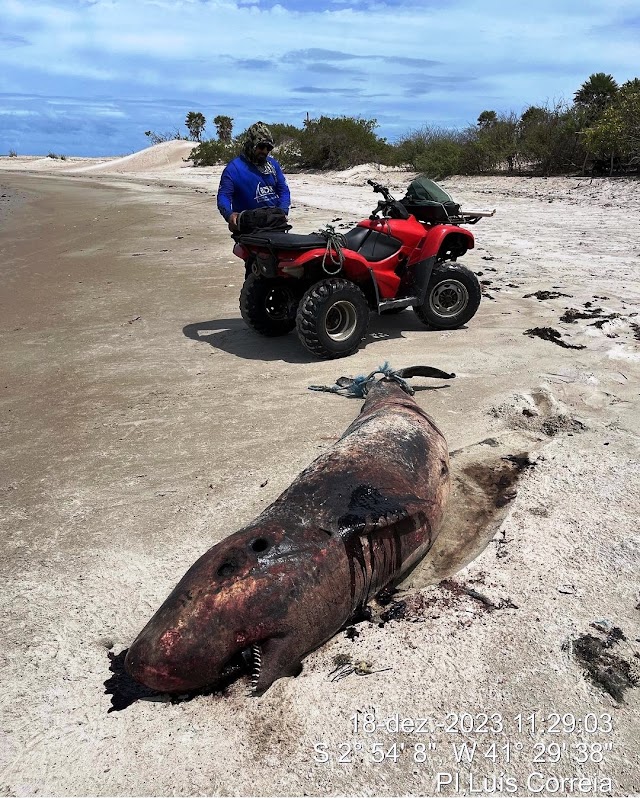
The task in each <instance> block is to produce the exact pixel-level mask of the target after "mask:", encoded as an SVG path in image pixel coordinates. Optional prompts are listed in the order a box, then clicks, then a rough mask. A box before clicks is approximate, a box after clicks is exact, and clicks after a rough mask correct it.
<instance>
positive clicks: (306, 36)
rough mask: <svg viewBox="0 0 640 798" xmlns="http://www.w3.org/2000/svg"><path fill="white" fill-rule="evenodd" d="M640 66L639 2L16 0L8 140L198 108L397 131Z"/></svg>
mask: <svg viewBox="0 0 640 798" xmlns="http://www.w3.org/2000/svg"><path fill="white" fill-rule="evenodd" d="M593 72H607V73H610V74H612V75H613V76H614V78H615V79H616V80H617V81H618V83H623V82H624V81H626V80H629V79H631V78H634V77H640V3H639V0H606V2H603V0H537V2H535V3H533V2H521V1H520V0H412V1H411V2H408V1H407V0H380V2H377V1H376V0H371V1H370V0H349V1H348V2H347V0H333V2H319V1H318V0H280V2H276V0H57V1H54V0H0V154H7V153H8V152H9V150H15V151H16V152H17V153H18V154H21V155H27V154H44V155H46V154H47V153H49V152H55V153H59V154H65V155H84V156H107V155H126V154H128V153H130V152H134V151H136V150H139V149H142V148H143V147H145V146H147V145H148V143H149V141H148V139H147V138H146V137H145V135H144V132H145V130H154V131H156V132H159V133H164V132H169V131H173V130H176V129H181V132H182V133H184V134H186V132H187V131H186V129H185V128H184V119H185V116H186V114H187V112H189V111H200V112H201V113H203V114H204V116H205V117H206V119H207V120H208V125H207V127H206V128H205V137H206V136H207V135H210V136H214V135H215V127H214V125H213V122H212V121H209V120H213V117H215V116H216V115H217V114H226V115H228V116H231V117H233V119H234V133H239V132H241V131H242V130H244V129H245V128H246V127H247V126H248V125H249V124H251V123H252V122H254V121H256V120H257V119H262V120H263V121H265V122H267V123H269V122H289V123H292V124H295V125H297V126H300V125H301V124H302V121H303V119H304V118H305V116H306V114H307V113H308V114H309V115H310V116H311V117H316V116H320V115H321V114H324V115H328V116H338V115H343V114H344V115H348V116H359V117H364V118H367V119H371V118H375V119H377V120H378V124H379V128H378V130H377V132H378V134H379V135H382V136H386V137H387V138H388V139H389V140H391V141H394V140H396V139H397V138H398V137H400V136H402V135H404V134H406V133H408V132H410V131H412V130H416V129H419V128H421V127H423V126H424V125H436V126H440V127H447V128H451V127H455V128H461V127H465V126H467V125H469V124H475V122H476V120H477V118H478V115H479V114H480V113H481V112H482V111H483V110H495V111H497V112H498V113H502V112H505V113H508V112H510V111H513V112H515V113H517V114H520V113H522V111H524V110H525V109H526V107H527V106H528V105H531V104H545V103H549V104H553V103H555V102H559V101H567V102H570V101H571V99H572V97H573V93H574V92H575V91H576V90H577V89H578V88H579V87H580V85H581V84H582V83H583V82H584V81H585V80H586V79H587V78H588V77H589V75H590V74H592V73H593Z"/></svg>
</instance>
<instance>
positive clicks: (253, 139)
mask: <svg viewBox="0 0 640 798" xmlns="http://www.w3.org/2000/svg"><path fill="white" fill-rule="evenodd" d="M257 144H269V145H270V146H271V147H273V146H274V140H273V136H272V135H271V131H270V130H269V128H268V127H267V126H266V125H265V123H264V122H256V123H255V124H253V125H251V127H249V128H247V132H246V133H245V136H244V141H243V143H242V151H243V152H244V154H245V155H246V156H247V157H249V158H250V157H251V156H252V155H253V150H254V148H255V146H256V145H257Z"/></svg>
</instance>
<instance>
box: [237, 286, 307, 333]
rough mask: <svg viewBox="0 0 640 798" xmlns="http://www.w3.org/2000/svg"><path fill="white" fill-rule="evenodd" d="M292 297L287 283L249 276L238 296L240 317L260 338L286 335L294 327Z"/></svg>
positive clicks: (295, 299)
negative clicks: (261, 336) (262, 336)
mask: <svg viewBox="0 0 640 798" xmlns="http://www.w3.org/2000/svg"><path fill="white" fill-rule="evenodd" d="M298 300H299V294H296V291H295V290H294V286H293V284H292V281H291V280H284V279H265V278H264V277H256V275H255V274H250V275H249V276H248V277H247V279H246V280H245V281H244V285H243V286H242V290H241V292H240V313H241V315H242V318H243V319H244V321H245V323H246V324H247V326H249V327H251V329H252V330H255V331H256V332H257V333H260V335H264V336H267V337H268V338H274V337H276V336H278V335H286V334H287V333H288V332H291V330H293V328H294V327H295V326H296V308H297V306H298Z"/></svg>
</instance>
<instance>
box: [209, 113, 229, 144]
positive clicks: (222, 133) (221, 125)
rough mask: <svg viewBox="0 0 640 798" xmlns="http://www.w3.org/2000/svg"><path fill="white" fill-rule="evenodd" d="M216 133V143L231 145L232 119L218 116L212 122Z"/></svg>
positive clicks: (221, 115)
mask: <svg viewBox="0 0 640 798" xmlns="http://www.w3.org/2000/svg"><path fill="white" fill-rule="evenodd" d="M213 124H214V125H215V126H216V132H217V133H218V141H220V142H222V143H223V144H231V133H232V131H233V119H232V118H231V117H230V116H224V115H223V114H218V116H216V117H215V119H214V120H213Z"/></svg>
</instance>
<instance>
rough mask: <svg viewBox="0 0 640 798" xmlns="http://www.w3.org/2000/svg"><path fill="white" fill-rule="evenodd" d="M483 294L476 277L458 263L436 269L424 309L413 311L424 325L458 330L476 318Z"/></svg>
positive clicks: (417, 308)
mask: <svg viewBox="0 0 640 798" xmlns="http://www.w3.org/2000/svg"><path fill="white" fill-rule="evenodd" d="M481 296H482V290H481V288H480V283H479V282H478V278H477V277H476V276H475V274H474V273H473V272H472V271H470V270H469V269H467V267H466V266H459V265H458V264H457V263H455V264H454V263H449V264H446V265H445V264H442V265H440V266H436V267H435V269H434V270H433V273H432V275H431V279H430V280H429V285H428V287H427V294H426V296H425V300H424V302H423V304H422V305H414V306H413V310H414V311H415V314H416V316H417V317H418V318H419V319H420V321H421V322H422V323H423V324H426V325H427V326H428V327H432V328H434V329H436V330H455V329H456V327H461V326H462V325H463V324H466V323H467V322H468V321H469V320H470V319H472V318H473V317H474V316H475V313H476V311H477V310H478V307H479V305H480V298H481Z"/></svg>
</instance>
